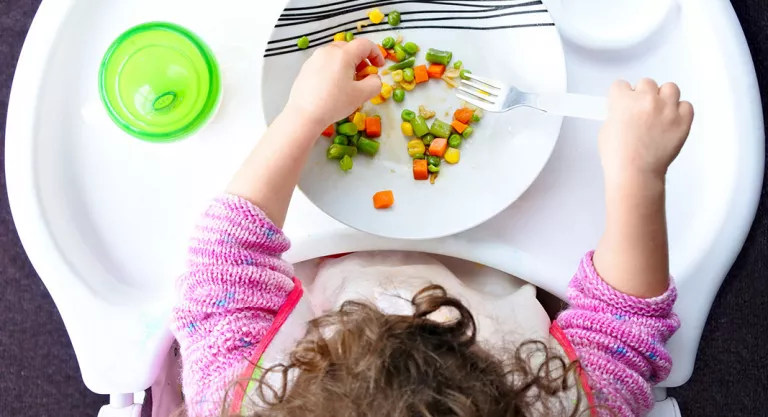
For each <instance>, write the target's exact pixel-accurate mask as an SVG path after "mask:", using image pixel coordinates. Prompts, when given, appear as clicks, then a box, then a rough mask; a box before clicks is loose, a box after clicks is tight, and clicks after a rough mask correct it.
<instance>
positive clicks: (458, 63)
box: [453, 60, 464, 70]
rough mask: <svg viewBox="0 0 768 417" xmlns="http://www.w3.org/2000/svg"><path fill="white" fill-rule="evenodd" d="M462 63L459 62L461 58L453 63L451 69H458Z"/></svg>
mask: <svg viewBox="0 0 768 417" xmlns="http://www.w3.org/2000/svg"><path fill="white" fill-rule="evenodd" d="M462 65H464V63H463V62H461V60H459V61H456V62H454V63H453V69H457V70H460V69H461V66H462Z"/></svg>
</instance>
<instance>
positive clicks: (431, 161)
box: [297, 9, 482, 209]
mask: <svg viewBox="0 0 768 417" xmlns="http://www.w3.org/2000/svg"><path fill="white" fill-rule="evenodd" d="M368 19H369V20H370V22H371V23H373V24H380V23H382V22H384V21H385V19H386V23H387V24H389V25H391V26H398V25H400V23H401V22H402V16H401V14H400V13H399V12H397V11H395V10H393V11H390V12H389V14H384V13H383V12H382V11H381V10H379V9H373V10H371V11H370V12H368ZM367 24H368V23H366V22H359V23H358V24H357V30H358V31H361V30H362V27H363V26H365V25H367ZM354 38H355V35H354V33H352V32H339V33H337V34H336V35H334V37H333V40H334V41H337V42H351V41H352V40H353V39H354ZM297 45H298V47H299V48H300V49H306V48H308V47H309V45H310V40H309V38H308V37H306V36H303V37H301V38H300V39H299V40H298V43H297ZM378 47H379V50H380V51H381V53H382V55H383V56H384V57H385V58H386V59H387V60H388V61H391V62H392V64H391V65H389V66H388V67H387V68H386V69H383V70H380V69H379V68H377V67H376V66H374V65H371V64H370V62H368V61H367V60H364V61H363V62H361V63H360V64H359V65H358V66H357V68H356V74H355V78H356V79H357V80H362V79H364V78H365V77H368V76H370V75H374V74H379V75H381V76H386V75H391V79H392V80H391V82H389V81H388V80H382V86H381V91H380V92H379V95H378V96H376V97H374V98H373V99H371V104H373V105H381V104H383V103H385V102H386V101H388V100H389V99H392V100H394V101H395V102H396V103H403V102H404V101H405V100H406V97H407V95H408V94H409V92H411V91H413V90H414V89H415V88H416V86H418V85H420V84H425V83H428V82H429V81H430V80H432V79H439V80H443V81H444V82H445V83H446V85H448V87H450V88H456V87H458V84H459V83H458V80H457V79H459V78H460V79H468V77H467V74H471V73H472V72H471V71H470V70H468V69H466V68H465V67H464V63H463V62H462V61H460V60H456V61H453V53H452V52H451V51H448V50H441V49H435V48H429V49H427V50H426V53H425V54H424V60H425V61H426V63H424V64H418V63H417V56H418V55H419V53H420V52H422V48H421V47H420V46H419V45H417V44H416V43H414V42H410V41H408V42H406V41H404V39H403V37H402V36H397V38H395V37H393V36H387V37H385V38H384V39H383V40H382V41H381V43H380V44H379V45H378ZM435 115H436V113H435V112H434V111H431V110H429V109H427V108H426V107H425V106H424V105H421V106H419V108H418V112H417V111H413V110H410V109H404V110H402V113H401V115H400V116H401V119H402V123H401V125H400V130H401V131H402V133H403V135H404V136H405V137H407V138H409V140H408V142H407V146H406V149H407V152H408V155H409V156H410V157H411V158H412V160H413V178H414V179H415V180H429V181H430V182H431V183H432V184H434V183H435V180H436V179H437V177H438V174H439V173H440V171H441V169H443V168H444V167H441V165H442V163H443V162H445V163H447V164H449V165H453V164H457V163H459V161H460V160H461V151H460V148H461V146H462V144H463V142H464V141H466V140H467V139H468V138H470V137H471V136H472V134H473V133H474V129H475V126H473V125H476V124H477V123H479V122H480V120H481V118H482V114H481V113H480V111H479V110H477V109H474V108H471V107H469V106H468V105H464V106H463V107H461V108H459V109H458V110H456V111H455V112H454V114H453V118H452V120H451V121H450V123H449V122H447V121H443V120H440V119H439V118H436V117H435ZM447 115H448V113H446V116H447ZM381 134H382V121H381V117H379V116H378V115H373V116H369V115H366V114H365V113H363V109H362V107H361V108H359V109H358V110H357V111H356V112H355V113H353V114H352V115H350V116H349V118H348V119H345V120H341V121H339V122H337V123H335V124H333V125H331V126H328V128H327V129H326V130H325V131H324V132H323V135H324V136H326V137H328V138H329V139H331V143H330V145H329V147H328V150H327V152H326V156H327V158H328V159H330V160H337V161H338V163H339V168H340V169H341V170H342V171H344V172H347V171H350V170H351V169H352V168H353V161H354V158H355V157H356V156H357V154H358V153H362V154H365V155H368V156H371V157H372V156H375V155H376V154H377V152H378V150H379V142H378V141H377V140H376V139H377V138H379V137H380V136H381ZM373 204H374V207H375V208H377V209H385V208H389V207H391V206H392V204H394V195H393V193H392V191H391V190H386V191H380V192H378V193H376V194H375V195H374V196H373Z"/></svg>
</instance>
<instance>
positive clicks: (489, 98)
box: [456, 74, 504, 111]
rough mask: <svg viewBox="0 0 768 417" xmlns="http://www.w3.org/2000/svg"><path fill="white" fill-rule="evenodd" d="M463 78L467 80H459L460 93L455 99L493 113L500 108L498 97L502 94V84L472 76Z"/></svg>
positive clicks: (468, 75)
mask: <svg viewBox="0 0 768 417" xmlns="http://www.w3.org/2000/svg"><path fill="white" fill-rule="evenodd" d="M465 76H466V77H467V78H469V80H465V79H462V80H461V87H459V91H460V93H457V94H456V97H458V98H459V99H461V100H464V101H466V102H468V103H470V104H472V105H475V106H477V107H480V108H481V109H485V110H488V111H494V110H496V107H498V106H500V103H499V102H500V100H499V97H500V95H501V94H502V93H504V84H503V83H501V82H499V81H495V80H490V79H488V78H485V77H479V76H477V75H473V74H465ZM462 93H463V94H462Z"/></svg>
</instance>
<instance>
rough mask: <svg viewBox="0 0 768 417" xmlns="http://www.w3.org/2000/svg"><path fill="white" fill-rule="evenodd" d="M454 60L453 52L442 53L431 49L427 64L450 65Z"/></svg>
mask: <svg viewBox="0 0 768 417" xmlns="http://www.w3.org/2000/svg"><path fill="white" fill-rule="evenodd" d="M452 58H453V52H450V51H441V50H439V49H434V48H429V50H428V51H427V57H426V59H427V62H429V63H430V64H442V65H448V64H449V63H450V62H451V59H452Z"/></svg>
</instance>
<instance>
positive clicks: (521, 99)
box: [456, 74, 608, 120]
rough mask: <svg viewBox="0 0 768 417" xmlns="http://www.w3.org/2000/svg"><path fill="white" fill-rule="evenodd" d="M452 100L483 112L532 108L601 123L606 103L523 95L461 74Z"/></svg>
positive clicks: (583, 97) (566, 95)
mask: <svg viewBox="0 0 768 417" xmlns="http://www.w3.org/2000/svg"><path fill="white" fill-rule="evenodd" d="M465 76H466V77H467V78H469V80H465V79H462V80H461V84H462V85H461V87H459V92H458V93H456V96H457V97H458V98H459V99H461V100H464V101H466V102H467V103H470V104H472V105H474V106H477V107H479V108H481V109H483V110H486V111H489V112H494V113H503V112H506V111H509V110H512V109H514V108H516V107H532V108H534V109H538V110H541V111H544V112H547V113H551V114H555V115H558V116H568V117H578V118H582V119H592V120H605V118H606V117H607V116H608V100H607V99H606V98H605V97H595V96H587V95H582V94H569V93H541V94H534V93H526V92H524V91H520V90H519V89H518V88H516V87H514V86H511V85H507V84H505V83H503V82H501V81H496V80H491V79H488V78H485V77H479V76H477V75H474V74H465Z"/></svg>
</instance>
